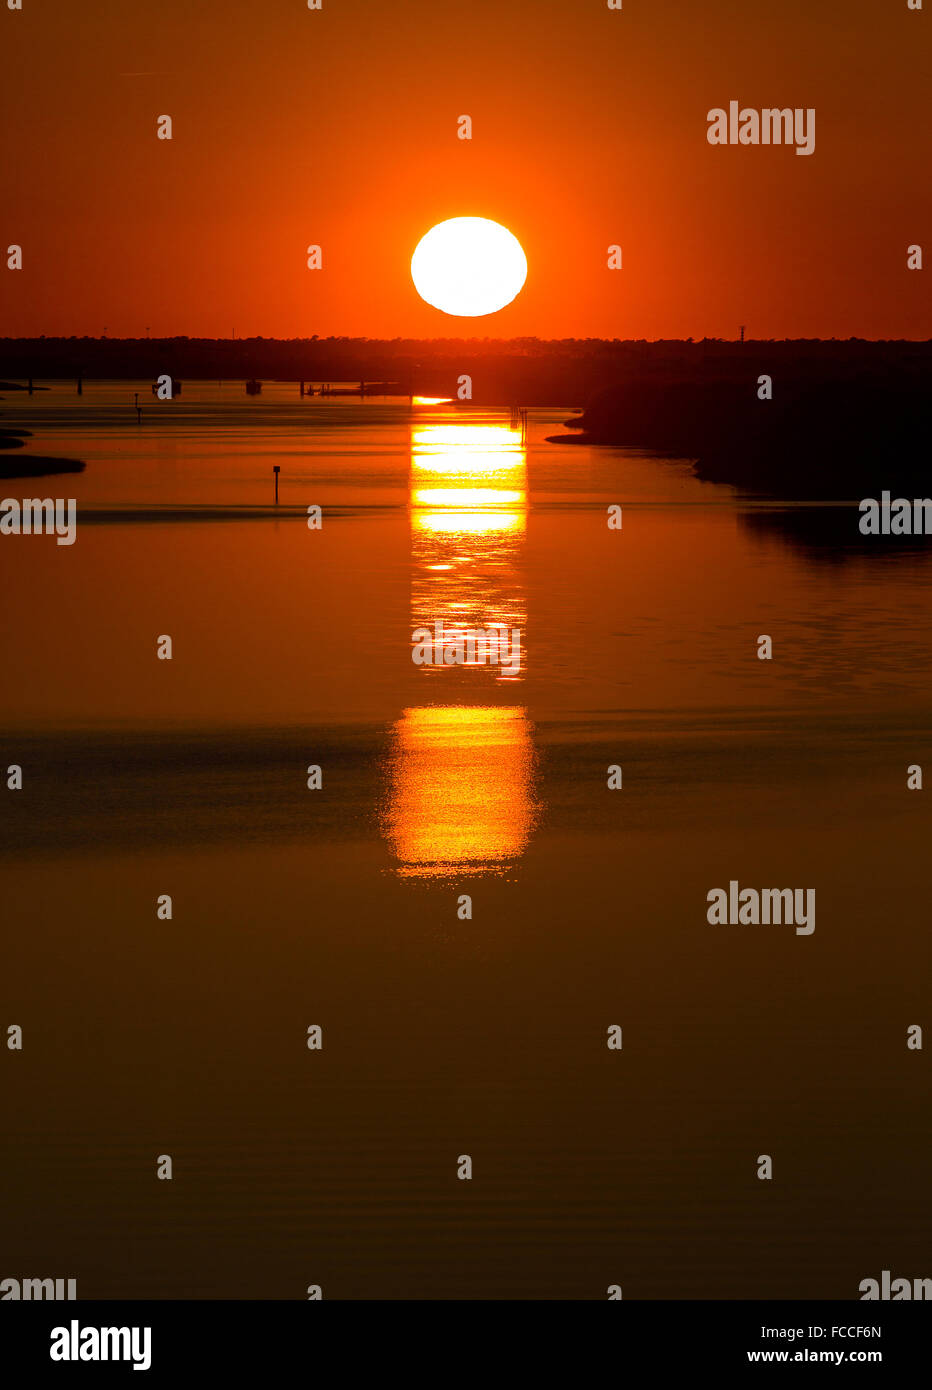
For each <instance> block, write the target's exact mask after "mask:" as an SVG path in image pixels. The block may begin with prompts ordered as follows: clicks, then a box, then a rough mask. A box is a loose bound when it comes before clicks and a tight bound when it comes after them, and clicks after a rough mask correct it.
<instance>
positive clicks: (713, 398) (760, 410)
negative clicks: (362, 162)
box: [0, 337, 932, 500]
mask: <svg viewBox="0 0 932 1390" xmlns="http://www.w3.org/2000/svg"><path fill="white" fill-rule="evenodd" d="M930 366H932V343H930V342H929V341H925V342H914V341H903V340H900V341H892V340H888V341H879V342H872V341H867V340H865V339H859V338H852V339H846V340H836V339H830V340H824V339H798V340H782V341H760V340H748V341H747V342H744V343H740V342H735V341H732V340H726V339H702V340H701V341H698V342H694V341H693V340H691V339H689V340H686V341H682V340H660V341H656V342H647V341H645V340H637V341H635V340H620V339H614V340H611V341H609V340H603V339H559V340H552V341H546V340H542V339H537V338H516V339H507V340H506V339H491V338H489V339H475V338H473V339H469V338H443V339H431V340H413V339H394V340H391V341H386V340H375V339H360V338H355V339H354V338H326V339H320V338H317V337H314V338H306V339H290V340H283V339H274V338H246V339H238V338H237V339H208V338H188V337H176V338H165V339H155V338H151V339H150V338H142V339H140V338H135V339H111V338H33V339H10V338H6V339H0V376H4V377H8V378H11V379H13V380H10V381H9V382H8V383H6V382H4V383H0V388H2V387H6V388H7V389H14V390H16V389H19V390H21V389H23V388H22V383H24V382H25V381H28V380H29V379H32V381H33V386H34V389H36V390H40V389H42V387H41V385H40V381H41V380H42V379H43V378H44V379H45V380H49V379H55V380H61V379H68V378H73V379H74V380H75V381H76V382H77V380H79V379H82V378H83V379H84V380H88V379H94V378H98V379H125V380H139V379H142V380H146V379H149V380H155V378H156V377H157V376H159V375H161V374H163V373H170V374H171V375H172V376H175V377H177V378H180V379H181V380H185V379H189V380H190V379H202V380H221V379H226V380H236V379H240V380H243V379H247V378H250V377H255V378H258V379H260V380H261V379H262V378H265V379H266V380H269V381H294V382H295V384H296V385H297V383H298V382H299V381H301V380H304V381H358V380H368V381H395V382H399V383H402V384H403V385H406V386H407V387H408V388H409V389H410V391H411V392H412V393H413V394H416V395H424V396H447V397H453V398H454V399H455V398H456V395H457V386H458V383H459V381H460V379H461V378H462V377H463V376H464V375H466V376H469V378H470V379H471V384H472V396H471V404H472V405H473V406H489V407H503V406H513V405H521V406H529V407H535V406H537V407H544V406H562V407H566V406H568V405H569V406H573V407H576V408H577V409H578V408H582V407H585V408H584V409H583V410H582V413H581V414H580V415H577V416H574V417H573V418H571V419H569V420H567V421H566V425H567V427H568V428H569V429H570V430H572V431H573V433H571V434H565V435H553V436H550V437H549V438H550V439H551V440H552V441H553V442H556V443H561V444H573V443H585V444H608V445H616V446H618V445H621V446H629V447H632V448H639V449H647V450H651V451H654V452H656V453H658V454H664V455H667V456H670V455H675V456H678V457H681V458H689V459H693V460H695V461H696V462H695V470H696V473H697V475H698V476H699V477H700V478H703V479H706V480H708V481H712V482H725V483H731V484H733V485H735V486H738V487H741V488H744V489H748V490H750V491H755V492H759V493H762V494H764V495H770V496H776V497H790V496H794V497H811V498H823V499H827V500H828V499H835V500H837V499H843V498H846V499H850V498H852V497H855V496H864V495H877V494H878V492H879V490H880V489H881V488H889V489H890V490H891V491H893V492H896V493H906V492H909V491H911V490H912V489H914V488H915V487H917V486H919V485H921V483H922V480H923V479H924V478H925V476H926V473H927V467H926V464H925V454H926V451H927V447H928V437H929V403H928V397H929V393H928V381H929V368H930ZM765 376H766V377H769V378H770V380H771V382H772V399H770V400H760V399H759V398H758V389H759V388H758V382H759V378H761V377H765ZM312 399H313V398H312ZM309 408H310V409H313V406H309ZM8 447H9V446H8ZM26 462H27V460H26V459H22V463H23V464H26ZM30 462H31V464H33V465H36V466H37V467H36V471H37V472H38V471H40V469H39V465H42V464H49V465H52V464H55V463H61V464H65V465H68V466H69V467H70V468H71V469H73V468H76V467H80V466H82V465H78V464H77V463H76V462H74V461H70V460H42V459H39V458H33V459H32V460H30ZM19 463H20V460H19V459H18V460H17V464H19ZM11 467H13V465H12V464H10V465H8V466H7V468H6V469H3V465H2V464H0V470H2V472H3V476H13V475H12V474H11V473H10V472H9V468H11ZM41 471H49V472H50V471H57V470H55V469H53V468H51V467H48V468H45V469H42V470H41Z"/></svg>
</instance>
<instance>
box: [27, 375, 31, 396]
mask: <svg viewBox="0 0 932 1390" xmlns="http://www.w3.org/2000/svg"><path fill="white" fill-rule="evenodd" d="M27 389H28V391H29V394H30V396H31V395H32V377H30V378H29V386H28V388H27Z"/></svg>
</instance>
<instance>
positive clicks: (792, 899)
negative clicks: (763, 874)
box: [706, 878, 815, 936]
mask: <svg viewBox="0 0 932 1390" xmlns="http://www.w3.org/2000/svg"><path fill="white" fill-rule="evenodd" d="M706 902H708V903H710V904H711V906H710V907H709V909H708V911H707V912H706V920H707V921H709V922H710V923H711V924H712V926H732V927H734V926H738V925H739V924H740V925H741V926H758V925H759V924H761V923H763V925H764V926H769V925H770V924H771V923H774V924H775V925H777V926H780V925H781V924H783V923H786V924H787V925H788V926H795V927H796V935H797V936H811V935H812V933H813V932H814V931H815V889H814V888H761V889H757V888H739V887H738V880H737V879H736V878H733V879H731V880H730V882H729V884H728V888H727V890H726V889H724V888H710V889H709V891H708V893H707V894H706Z"/></svg>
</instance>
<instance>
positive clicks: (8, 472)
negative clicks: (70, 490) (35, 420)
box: [0, 429, 84, 480]
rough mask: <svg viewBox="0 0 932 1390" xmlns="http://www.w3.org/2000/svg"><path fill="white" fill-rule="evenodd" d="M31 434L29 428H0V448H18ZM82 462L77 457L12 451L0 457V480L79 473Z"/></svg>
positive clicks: (82, 465)
mask: <svg viewBox="0 0 932 1390" xmlns="http://www.w3.org/2000/svg"><path fill="white" fill-rule="evenodd" d="M31 434H32V431H31V430H6V429H0V449H9V450H19V449H21V448H22V447H23V445H24V444H25V442H26V440H27V439H28V438H29V436H30V435H31ZM83 468H84V464H83V463H81V462H80V460H78V459H60V458H51V457H49V456H48V455H46V454H20V453H18V452H17V453H13V454H12V457H6V458H3V457H0V480H6V479H9V478H44V477H46V476H47V475H48V474H50V473H80V472H82V470H83Z"/></svg>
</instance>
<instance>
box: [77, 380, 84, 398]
mask: <svg viewBox="0 0 932 1390" xmlns="http://www.w3.org/2000/svg"><path fill="white" fill-rule="evenodd" d="M78 395H79V396H83V395H84V378H83V377H82V376H79V377H78Z"/></svg>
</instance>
